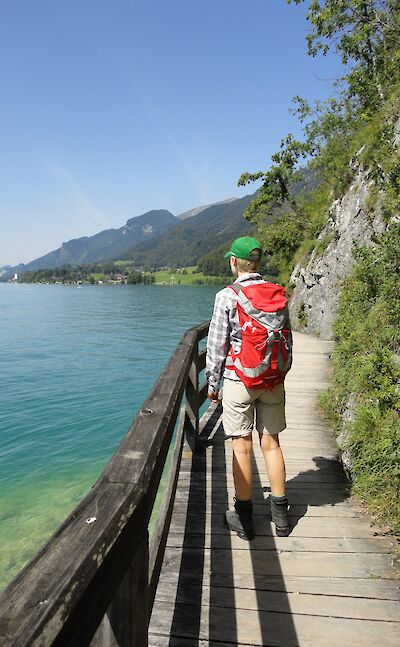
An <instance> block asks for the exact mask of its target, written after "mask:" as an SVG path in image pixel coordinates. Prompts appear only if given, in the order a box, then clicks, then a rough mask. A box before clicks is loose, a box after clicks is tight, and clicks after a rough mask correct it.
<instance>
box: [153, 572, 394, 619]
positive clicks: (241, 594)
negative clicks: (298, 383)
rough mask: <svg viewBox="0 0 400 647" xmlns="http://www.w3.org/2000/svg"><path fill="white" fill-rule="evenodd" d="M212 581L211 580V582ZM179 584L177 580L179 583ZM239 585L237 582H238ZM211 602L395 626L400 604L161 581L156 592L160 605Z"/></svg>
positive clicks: (217, 605) (387, 601) (222, 605)
mask: <svg viewBox="0 0 400 647" xmlns="http://www.w3.org/2000/svg"><path fill="white" fill-rule="evenodd" d="M210 579H212V578H210ZM177 581H178V580H177ZM235 584H236V582H235ZM199 589H200V590H201V599H202V600H206V601H207V600H209V601H210V604H211V603H212V607H213V608H214V607H220V608H222V609H223V608H232V607H233V608H237V609H251V610H253V611H257V610H260V611H275V612H277V613H279V612H284V611H286V612H288V609H290V612H291V613H294V614H295V613H297V614H303V615H315V616H328V617H329V616H335V617H336V618H357V619H360V620H362V619H366V620H383V621H386V622H396V621H398V619H399V611H400V604H399V602H398V601H395V600H378V601H377V600H371V599H370V598H359V597H352V598H350V597H348V596H347V597H344V596H327V595H314V594H307V593H303V594H302V595H298V594H297V593H288V592H286V591H257V590H255V589H254V588H253V589H246V588H240V587H238V586H235V594H234V596H232V590H230V589H229V588H227V587H213V586H210V585H203V586H202V585H201V584H185V585H184V586H183V585H182V584H181V583H180V585H179V586H178V587H177V588H175V587H173V586H171V583H170V582H169V581H165V580H163V581H161V582H160V586H159V588H158V590H157V602H168V603H170V604H173V603H174V602H175V600H176V601H177V602H178V603H186V602H187V601H188V600H193V599H195V598H196V597H199Z"/></svg>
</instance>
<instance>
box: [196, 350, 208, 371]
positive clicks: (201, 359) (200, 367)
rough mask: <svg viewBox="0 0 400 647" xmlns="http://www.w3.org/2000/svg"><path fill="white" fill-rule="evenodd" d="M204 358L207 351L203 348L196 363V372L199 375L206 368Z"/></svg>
mask: <svg viewBox="0 0 400 647" xmlns="http://www.w3.org/2000/svg"><path fill="white" fill-rule="evenodd" d="M206 357H207V349H206V348H205V349H204V350H202V351H200V352H199V361H198V363H197V370H198V372H199V373H201V371H204V369H205V367H206Z"/></svg>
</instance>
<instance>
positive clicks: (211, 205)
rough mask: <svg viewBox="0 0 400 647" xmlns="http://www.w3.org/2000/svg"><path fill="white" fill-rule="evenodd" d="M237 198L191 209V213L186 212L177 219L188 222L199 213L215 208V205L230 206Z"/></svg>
mask: <svg viewBox="0 0 400 647" xmlns="http://www.w3.org/2000/svg"><path fill="white" fill-rule="evenodd" d="M235 200H236V198H227V199H226V200H221V201H220V202H213V203H212V204H205V205H203V206H202V207H196V208H195V209H190V211H185V213H181V214H179V216H177V218H179V220H186V219H187V218H192V217H193V216H197V215H198V214H199V213H201V212H202V211H204V210H205V209H208V207H214V206H215V205H218V204H229V202H234V201H235Z"/></svg>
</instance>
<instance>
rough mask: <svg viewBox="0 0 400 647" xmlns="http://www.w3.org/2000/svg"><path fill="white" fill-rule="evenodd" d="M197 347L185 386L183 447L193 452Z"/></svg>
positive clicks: (196, 430) (196, 431) (196, 426)
mask: <svg viewBox="0 0 400 647" xmlns="http://www.w3.org/2000/svg"><path fill="white" fill-rule="evenodd" d="M198 363H199V345H198V343H196V344H195V347H194V351H193V359H192V364H191V366H190V371H189V375H188V380H187V384H186V413H185V438H186V443H185V445H187V446H189V448H190V450H191V451H192V452H195V451H196V449H197V446H198V440H199V374H198Z"/></svg>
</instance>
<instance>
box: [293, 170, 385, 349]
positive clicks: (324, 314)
mask: <svg viewBox="0 0 400 647" xmlns="http://www.w3.org/2000/svg"><path fill="white" fill-rule="evenodd" d="M369 187H370V184H369V182H368V180H367V178H366V173H365V171H363V170H362V169H358V170H357V174H356V177H355V179H354V181H353V183H352V184H351V186H350V187H349V189H348V190H347V192H346V193H345V194H344V196H343V197H342V198H341V199H340V200H335V202H333V204H332V205H331V207H330V209H329V214H328V220H327V224H326V226H325V228H324V229H323V231H322V232H321V233H320V235H319V237H318V241H319V243H318V244H317V246H316V248H315V249H314V250H313V252H312V255H311V258H310V260H309V262H308V264H307V265H306V266H305V267H301V266H300V265H297V266H296V267H295V269H294V271H293V273H292V276H291V281H292V283H294V284H295V286H296V287H295V289H294V292H293V295H292V298H291V301H290V313H291V320H292V325H293V327H294V328H297V329H300V330H304V331H306V332H312V333H316V334H318V335H320V336H321V338H323V339H332V325H333V322H334V320H335V317H336V311H337V306H338V300H339V293H340V288H341V284H342V282H343V279H344V278H345V277H346V276H347V275H348V274H349V273H350V271H351V268H352V266H353V264H354V259H353V250H354V247H355V246H358V247H362V246H370V245H371V244H372V240H371V238H372V237H373V235H374V234H377V233H381V232H383V231H384V230H385V224H384V222H383V219H382V217H381V215H380V213H379V208H377V209H375V212H374V213H373V214H371V213H369V212H368V210H367V207H366V201H367V198H368V195H369Z"/></svg>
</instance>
